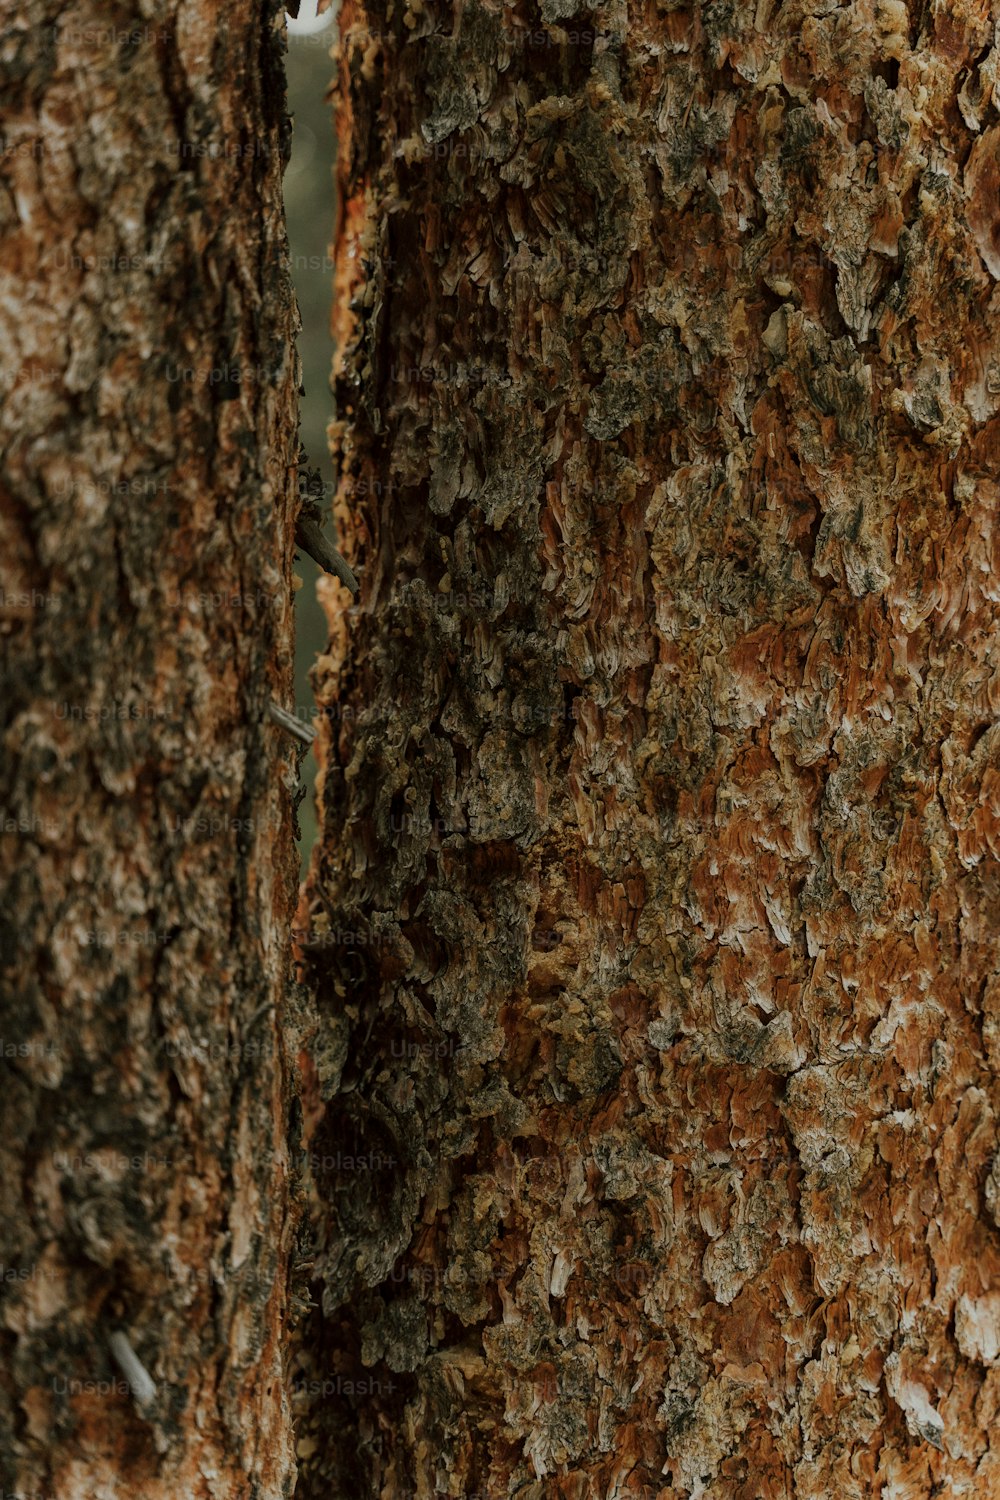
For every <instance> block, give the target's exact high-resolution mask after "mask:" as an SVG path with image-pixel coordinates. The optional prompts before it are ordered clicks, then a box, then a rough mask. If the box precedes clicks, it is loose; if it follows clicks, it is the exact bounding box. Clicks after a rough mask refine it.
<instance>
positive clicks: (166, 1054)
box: [0, 0, 298, 1500]
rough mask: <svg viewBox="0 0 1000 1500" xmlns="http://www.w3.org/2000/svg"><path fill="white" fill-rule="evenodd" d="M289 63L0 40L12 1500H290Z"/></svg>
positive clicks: (236, 44)
mask: <svg viewBox="0 0 1000 1500" xmlns="http://www.w3.org/2000/svg"><path fill="white" fill-rule="evenodd" d="M282 28H283V20H282V16H281V11H280V8H277V7H275V6H274V5H272V4H270V3H268V4H266V5H261V4H256V3H255V4H249V3H237V4H236V5H231V6H226V7H220V6H218V5H215V4H212V3H210V0H176V3H168V4H166V5H165V6H164V5H159V4H157V5H153V4H151V3H150V4H145V3H143V4H139V5H134V6H132V7H127V6H126V7H121V6H119V7H112V8H108V7H105V6H101V5H100V4H98V3H97V0H94V3H92V4H90V3H87V0H82V3H77V4H72V5H70V6H66V5H63V4H52V3H47V0H39V3H34V4H23V5H22V4H16V3H12V0H7V3H6V4H5V5H4V6H3V11H2V26H0V32H2V36H0V91H2V93H0V98H2V105H3V142H2V156H0V278H2V299H0V449H2V450H3V451H4V453H5V461H4V467H3V474H2V492H0V528H2V536H0V546H2V578H0V583H2V590H3V594H2V600H0V649H2V653H3V693H2V700H3V706H2V749H3V763H2V771H0V814H2V818H3V827H2V834H3V838H2V853H0V934H2V936H0V945H2V957H0V970H2V982H3V991H4V1004H3V1011H2V1025H0V1041H2V1058H3V1072H4V1082H3V1091H2V1092H3V1099H2V1107H3V1128H2V1133H0V1237H2V1249H0V1263H2V1280H3V1286H2V1292H3V1301H2V1317H0V1372H2V1373H0V1492H2V1493H3V1494H4V1495H8V1494H10V1495H13V1494H17V1495H18V1496H21V1495H23V1496H25V1497H31V1500H36V1497H43V1500H98V1497H100V1500H117V1497H123V1500H124V1497H130V1500H131V1497H142V1500H159V1497H163V1500H208V1497H212V1500H237V1497H238V1500H273V1497H277V1496H279V1495H282V1494H287V1493H288V1492H289V1489H290V1485H291V1458H292V1454H291V1443H290V1438H289V1416H290V1407H289V1402H288V1399H287V1394H286V1392H285V1390H284V1361H283V1353H282V1346H281V1341H280V1338H279V1333H280V1330H281V1328H282V1325H283V1323H284V1320H285V1319H286V1317H287V1301H288V1287H287V1282H288V1262H289V1254H290V1248H291V1247H290V1244H289V1235H290V1224H291V1222H292V1221H291V1218H290V1216H289V1213H288V1197H289V1187H288V1180H289V1174H288V1158H289V1150H288V1145H287V1119H286V1116H287V1095H288V1091H289V1090H288V1082H287V1075H288V1067H287V1063H286V1058H285V1048H284V1045H283V1043H282V1041H281V1034H282V1027H281V1024H280V1023H282V1022H284V1021H285V1019H286V1012H287V1008H288V1007H287V1004H286V992H287V989H288V977H289V963H290V953H289V928H290V925H291V912H292V910H293V909H294V899H295V869H296V861H295V857H294V846H293V843H292V823H293V809H292V794H293V787H294V781H295V776H294V772H295V756H296V750H295V743H294V741H292V740H291V739H289V738H287V736H285V735H283V734H282V732H281V731H280V729H278V728H276V727H275V725H274V724H273V723H272V722H270V720H269V719H268V717H267V714H266V708H267V703H268V700H269V699H271V698H274V699H276V700H277V701H278V702H279V703H281V702H285V701H287V698H288V695H289V691H290V689H289V684H290V682H291V641H292V609H291V586H290V572H291V561H292V555H293V540H292V538H293V530H294V520H295V509H296V506H297V484H296V473H295V463H296V457H297V436H296V393H297V386H298V375H297V359H296V355H295V352H294V346H293V337H294V331H295V330H294V320H295V312H294V303H293V301H292V298H291V293H290V284H289V281H288V276H287V255H286V247H285V236H284V228H283V219H282V215H281V170H282V163H283V159H284V157H285V154H286V146H287V122H286V118H285V110H284V84H283V73H282V68H283V64H282V47H283V34H282ZM115 1332H124V1333H125V1335H126V1337H127V1339H128V1342H129V1346H130V1347H131V1349H132V1350H133V1351H134V1353H135V1355H136V1356H137V1357H138V1359H139V1360H140V1361H141V1363H142V1365H143V1366H144V1367H145V1369H146V1370H147V1371H148V1373H149V1375H150V1376H151V1377H152V1379H153V1381H154V1382H155V1385H156V1387H157V1390H156V1395H155V1397H154V1398H153V1399H152V1400H146V1401H144V1400H143V1399H142V1395H143V1391H142V1381H141V1380H139V1381H138V1382H135V1381H133V1382H132V1386H131V1389H130V1387H129V1382H128V1380H127V1377H126V1373H123V1371H122V1369H121V1368H119V1366H118V1365H116V1363H115V1362H114V1359H113V1358H112V1354H111V1351H110V1349H109V1337H110V1336H111V1335H112V1334H114V1333H115Z"/></svg>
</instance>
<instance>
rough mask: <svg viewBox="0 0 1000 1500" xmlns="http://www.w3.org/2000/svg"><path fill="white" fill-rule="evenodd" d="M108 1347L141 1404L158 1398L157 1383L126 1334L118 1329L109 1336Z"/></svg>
mask: <svg viewBox="0 0 1000 1500" xmlns="http://www.w3.org/2000/svg"><path fill="white" fill-rule="evenodd" d="M108 1347H109V1349H110V1350H111V1353H112V1354H113V1355H114V1357H115V1360H116V1361H117V1364H118V1368H119V1369H120V1370H121V1372H122V1374H123V1375H124V1376H125V1379H126V1380H127V1381H128V1385H129V1389H130V1391H131V1392H132V1395H133V1396H134V1397H135V1399H136V1400H137V1401H138V1402H139V1405H140V1406H146V1405H147V1404H148V1403H149V1402H150V1401H153V1400H155V1398H156V1385H155V1382H154V1380H153V1377H152V1376H151V1375H150V1373H149V1371H148V1370H147V1369H146V1366H145V1365H144V1364H143V1363H142V1361H141V1359H140V1358H139V1356H138V1354H136V1352H135V1350H134V1349H133V1348H132V1345H131V1344H130V1343H129V1341H128V1337H127V1335H126V1334H124V1333H122V1332H121V1330H120V1329H119V1330H117V1331H116V1332H115V1333H112V1334H110V1335H109V1336H108Z"/></svg>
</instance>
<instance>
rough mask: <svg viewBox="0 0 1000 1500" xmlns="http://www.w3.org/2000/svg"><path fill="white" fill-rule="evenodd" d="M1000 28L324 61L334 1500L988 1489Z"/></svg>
mask: <svg viewBox="0 0 1000 1500" xmlns="http://www.w3.org/2000/svg"><path fill="white" fill-rule="evenodd" d="M998 21H1000V10H998V7H997V6H996V5H995V4H994V5H991V6H987V5H974V4H972V3H967V0H959V3H955V4H952V5H951V6H949V7H937V6H935V7H928V6H917V5H915V4H914V5H910V6H909V7H908V6H906V5H904V4H903V3H901V0H859V3H851V4H847V5H841V6H839V7H831V6H828V5H815V4H814V5H809V4H806V3H797V4H790V5H789V4H786V5H782V6H774V5H771V4H769V3H767V0H763V3H761V4H760V5H758V6H757V7H756V10H754V8H753V7H750V8H747V7H736V6H732V5H728V4H722V3H712V4H708V5H703V6H696V7H686V8H685V7H679V6H677V5H674V4H667V5H664V6H662V7H661V8H660V9H659V10H658V11H646V12H642V13H639V12H635V11H631V12H628V13H627V12H626V10H625V9H624V8H622V7H618V8H616V7H611V8H609V9H605V10H601V11H580V12H579V13H577V12H574V11H573V10H572V7H571V4H568V3H567V4H563V3H561V0H541V4H540V15H539V17H538V18H537V19H531V20H525V19H524V17H523V16H522V14H521V13H520V12H517V13H515V12H514V11H513V10H510V9H507V10H503V11H499V10H497V9H495V8H489V7H484V6H482V5H479V4H475V3H471V4H465V5H456V6H455V7H454V10H453V13H446V10H445V11H441V10H434V9H428V8H427V7H426V6H423V5H420V4H417V3H416V0H412V3H410V4H408V5H407V6H406V7H404V8H399V7H396V8H388V9H385V10H383V9H382V8H380V7H377V6H370V7H369V6H367V5H366V4H365V0H345V5H344V9H343V12H342V17H341V34H342V38H343V42H342V47H341V58H340V99H339V136H340V142H341V158H340V190H341V202H340V210H339V214H340V217H339V230H338V243H337V250H338V266H339V271H338V282H337V293H338V302H337V306H338V312H337V318H338V334H339V339H340V361H339V366H338V370H337V378H336V391H337V400H338V419H337V422H336V423H335V426H334V429H333V435H334V440H335V443H336V447H337V456H338V460H339V463H340V474H341V479H340V491H339V499H338V521H339V523H340V526H339V534H340V537H341V539H342V543H341V544H342V545H343V546H344V548H345V550H346V552H347V556H348V560H349V561H350V562H351V564H352V566H353V567H354V568H355V571H356V572H357V573H358V574H359V576H360V578H361V581H362V593H361V600H360V604H359V606H358V607H357V608H356V609H355V610H353V611H352V612H351V615H350V617H349V618H350V624H349V625H348V624H347V623H345V616H344V614H343V613H342V608H343V603H344V600H345V596H344V595H343V594H342V592H341V591H340V589H339V585H337V584H336V583H334V582H332V581H331V582H330V583H329V584H328V585H326V586H325V587H326V597H327V599H328V601H329V604H330V623H331V646H330V649H329V651H328V653H327V655H326V656H325V657H324V658H323V660H322V661H321V663H320V667H319V669H318V672H317V688H318V694H319V698H320V702H321V704H322V705H323V706H324V707H325V710H326V716H327V728H326V730H325V733H324V737H323V744H322V754H323V757H324V762H325V764H324V770H323V786H322V818H323V843H322V848H321V849H320V850H319V851H318V852H317V855H316V857H315V859H314V861H313V866H312V875H311V886H310V894H309V903H308V908H307V909H305V910H304V911H303V914H302V916H301V917H300V926H301V927H302V929H303V931H302V951H303V954H304V958H305V962H306V965H307V968H308V971H309V974H310V975H311V978H312V982H313V983H314V984H315V988H316V996H317V1027H318V1031H317V1036H316V1039H315V1042H314V1045H313V1048H312V1060H311V1063H310V1064H309V1067H310V1076H309V1080H308V1088H307V1093H306V1098H305V1101H304V1103H305V1115H306V1121H307V1129H308V1131H309V1143H310V1161H311V1164H312V1167H313V1177H314V1182H315V1189H316V1210H315V1211H316V1217H317V1226H318V1251H317V1262H316V1276H317V1286H318V1289H319V1292H320V1299H319V1300H320V1302H321V1306H320V1308H319V1309H318V1310H317V1312H316V1313H315V1315H314V1317H313V1320H312V1322H311V1324H310V1326H309V1328H308V1330H307V1331H306V1334H305V1335H304V1337H303V1339H302V1341H301V1345H300V1348H299V1352H298V1367H297V1374H296V1387H297V1390H298V1393H299V1404H300V1406H301V1409H302V1410H301V1420H300V1439H299V1444H300V1454H301V1458H302V1465H301V1474H300V1480H299V1489H298V1490H297V1494H299V1495H301V1496H304V1497H306V1500H313V1497H315V1500H319V1497H321V1496H322V1497H326V1496H330V1495H335V1496H340V1495H345V1496H346V1495H350V1496H352V1497H375V1496H378V1497H379V1500H410V1497H419V1500H430V1497H431V1496H435V1495H447V1496H454V1497H458V1496H464V1497H466V1500H469V1497H472V1496H489V1497H491V1500H499V1497H506V1496H513V1495H517V1496H518V1497H519V1500H536V1497H542V1496H544V1497H546V1500H554V1497H559V1500H584V1497H591V1496H594V1497H601V1500H605V1497H612V1496H627V1495H643V1496H657V1497H659V1500H674V1497H682V1496H683V1497H695V1496H708V1495H710V1496H712V1497H713V1500H759V1497H768V1500H776V1497H779V1496H780V1497H790V1496H792V1495H795V1496H796V1497H800V1500H802V1497H813V1496H815V1497H821V1496H822V1497H828V1496H830V1495H843V1496H849V1497H854V1496H857V1497H862V1496H865V1497H867V1496H869V1495H884V1496H886V1497H888V1496H894V1497H899V1496H904V1495H905V1496H911V1497H914V1500H915V1497H924V1496H929V1495H931V1494H939V1495H953V1496H958V1495H964V1494H976V1495H984V1496H985V1495H991V1494H1000V1457H998V1448H997V1438H996V1431H997V1427H996V1412H997V1407H998V1401H1000V1386H998V1379H1000V1372H998V1358H1000V1290H998V1286H1000V1283H998V1278H997V1271H998V1233H997V1226H998V1218H1000V1207H998V1203H1000V1196H998V1194H1000V1187H998V1184H1000V1158H998V1157H997V1155H996V1151H997V1141H996V1130H995V1112H996V1108H997V1100H996V1089H997V1082H998V1072H1000V1051H998V1045H1000V1044H998V1037H1000V985H998V982H997V979H996V972H997V958H998V954H997V926H998V920H997V919H998V914H1000V874H998V865H997V857H998V855H1000V827H998V813H1000V779H998V751H1000V729H998V727H997V721H998V715H1000V677H998V674H997V667H996V660H997V658H996V656H995V655H994V654H992V653H995V652H996V650H997V647H998V608H997V604H998V599H1000V585H998V558H997V539H996V513H997V503H998V484H997V478H996V465H997V457H998V442H997V439H998V432H1000V426H998V404H1000V349H998V339H997V333H996V327H997V315H998V312H1000V298H998V296H997V290H996V282H997V278H998V277H1000V212H998V208H997V183H998V180H1000V174H998V167H997V147H998V144H1000V124H998V123H997V115H996V104H995V102H994V98H993V91H994V86H995V81H996V72H997V62H998V57H1000V52H998V48H997V45H996V39H997V24H998Z"/></svg>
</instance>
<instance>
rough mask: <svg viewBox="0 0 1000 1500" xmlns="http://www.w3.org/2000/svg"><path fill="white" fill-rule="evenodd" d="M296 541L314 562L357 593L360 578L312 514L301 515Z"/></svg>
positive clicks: (296, 528) (296, 531) (296, 530)
mask: <svg viewBox="0 0 1000 1500" xmlns="http://www.w3.org/2000/svg"><path fill="white" fill-rule="evenodd" d="M295 542H296V545H297V546H298V547H301V549H302V551H303V552H308V553H309V556H310V557H311V558H312V559H313V561H314V562H317V563H319V565H320V567H321V568H322V569H323V570H324V572H326V573H332V574H333V575H334V577H335V578H339V579H340V581H341V583H343V584H345V585H346V587H347V588H349V589H350V591H351V593H352V594H357V592H358V589H359V586H360V585H359V584H358V580H357V579H356V578H355V576H354V574H353V573H352V572H351V569H350V568H349V567H348V565H347V563H346V562H345V561H344V559H343V558H342V557H341V555H340V553H339V552H338V551H337V549H336V547H334V546H332V545H331V543H330V542H328V541H327V539H326V536H325V535H324V533H323V529H322V527H320V526H318V525H317V524H316V522H315V521H314V520H313V519H312V518H311V517H310V516H300V517H299V519H298V523H297V524H296V527H295Z"/></svg>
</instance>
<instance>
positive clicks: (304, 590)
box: [285, 5, 336, 871]
mask: <svg viewBox="0 0 1000 1500" xmlns="http://www.w3.org/2000/svg"><path fill="white" fill-rule="evenodd" d="M307 8H308V7H307V5H303V7H302V12H301V14H302V16H303V17H305V15H306V11H307ZM333 13H334V12H333V11H332V10H331V11H330V12H328V15H329V16H330V17H332V16H333ZM324 19H325V18H324ZM305 24H307V25H308V24H309V23H308V20H306V21H305ZM293 25H294V23H292V25H290V27H289V34H288V109H289V112H290V114H291V115H292V118H293V134H292V158H291V161H290V162H289V164H288V167H287V169H286V171H285V212H286V216H287V220H288V239H289V247H290V251H291V263H292V276H293V279H294V282H295V291H296V294H297V296H298V299H299V309H300V311H301V314H302V332H301V334H300V335H299V353H300V354H301V356H302V376H303V383H304V385H305V396H304V397H303V398H302V407H301V414H302V427H301V436H302V443H303V445H304V447H305V449H306V452H307V453H308V455H309V463H310V465H311V466H312V467H313V468H316V469H319V471H320V473H321V474H322V476H323V480H324V483H325V485H326V497H325V500H324V504H323V510H324V517H325V519H326V525H327V529H328V530H329V532H330V535H331V536H333V522H332V520H331V519H330V518H329V508H330V496H331V492H332V491H331V486H332V483H333V466H332V464H331V462H330V456H329V454H328V452H327V446H326V426H327V423H328V421H329V420H330V417H331V416H332V397H331V395H330V362H331V357H332V353H333V343H332V340H331V337H330V306H331V298H332V287H333V261H332V258H331V244H330V241H331V236H332V234H333V206H334V192H335V184H334V176H333V169H334V160H335V149H334V135H333V113H332V106H331V103H330V101H329V99H328V98H327V94H328V90H329V87H330V84H331V82H332V79H333V76H334V65H333V63H332V61H331V60H330V48H331V46H332V45H333V42H334V39H335V36H336V27H335V25H333V24H328V25H326V26H325V28H324V29H323V30H321V31H314V32H305V33H303V32H296V31H294V30H293V29H292V26H293ZM295 571H296V572H297V573H298V575H299V577H300V578H302V579H303V584H302V587H301V588H300V589H299V591H298V594H297V595H296V600H295V617H296V620H295V623H296V644H295V704H296V709H297V712H298V714H299V716H300V717H302V716H304V715H305V713H306V706H307V705H309V704H311V703H312V701H313V693H312V688H311V687H310V685H309V668H310V667H311V666H312V664H313V661H314V660H315V658H316V654H317V652H319V651H322V650H323V649H324V647H325V645H326V639H327V632H326V621H325V618H324V616H323V611H322V609H321V608H320V605H319V601H318V600H317V598H316V578H317V574H318V572H319V570H318V568H317V567H316V564H315V563H314V562H313V560H312V558H311V557H307V556H306V555H305V554H304V553H300V554H299V562H298V563H297V565H296V569H295ZM307 722H308V720H307ZM302 776H303V779H304V780H305V782H306V795H305V798H304V799H303V801H302V805H301V807H300V808H299V825H300V827H301V829H302V843H301V845H300V852H301V856H302V868H303V871H304V870H305V866H306V865H307V863H308V860H309V853H310V850H311V849H312V846H313V843H314V841H315V839H316V835H317V824H316V803H315V784H316V761H315V757H314V756H313V753H312V751H310V752H309V754H308V755H307V756H306V757H305V759H304V761H303V764H302Z"/></svg>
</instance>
